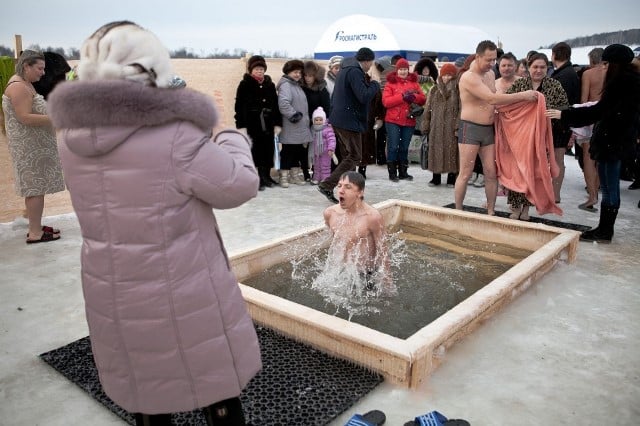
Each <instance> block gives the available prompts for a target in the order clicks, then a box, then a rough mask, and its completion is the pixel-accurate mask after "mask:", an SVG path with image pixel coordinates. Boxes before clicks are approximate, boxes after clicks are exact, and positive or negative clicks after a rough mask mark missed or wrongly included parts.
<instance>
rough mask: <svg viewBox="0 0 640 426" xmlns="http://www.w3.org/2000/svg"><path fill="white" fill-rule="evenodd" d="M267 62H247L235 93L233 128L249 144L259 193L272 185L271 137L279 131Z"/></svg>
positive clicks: (254, 59)
mask: <svg viewBox="0 0 640 426" xmlns="http://www.w3.org/2000/svg"><path fill="white" fill-rule="evenodd" d="M266 71H267V63H266V61H265V60H264V58H263V57H262V56H259V55H255V56H252V57H250V58H249V60H248V61H247V72H246V73H245V74H244V76H243V77H242V80H241V81H240V84H238V88H237V90H236V103H235V111H236V114H235V121H236V128H237V129H238V130H240V131H242V132H243V133H245V134H246V135H248V136H249V137H250V138H251V140H252V141H253V145H252V147H251V156H252V157H253V163H254V164H255V166H256V169H257V170H258V175H259V176H260V190H261V191H262V190H264V188H265V187H268V188H271V187H272V186H273V185H274V184H276V182H275V180H273V179H271V174H270V173H271V168H272V167H273V150H274V143H273V138H274V136H275V134H279V133H280V130H281V128H282V115H281V114H280V110H279V109H278V94H277V93H276V85H275V84H274V83H273V81H272V80H271V77H270V76H268V75H266V74H265V72H266Z"/></svg>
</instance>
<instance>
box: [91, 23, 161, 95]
mask: <svg viewBox="0 0 640 426" xmlns="http://www.w3.org/2000/svg"><path fill="white" fill-rule="evenodd" d="M173 77H174V74H173V71H172V69H171V60H170V58H169V51H168V50H167V48H166V47H164V45H163V44H162V43H161V42H160V40H159V39H158V38H157V37H156V36H155V35H154V34H153V33H152V32H150V31H147V30H145V29H144V28H142V27H140V26H139V25H137V24H135V23H133V22H130V21H117V22H111V23H109V24H106V25H103V26H102V27H100V28H99V29H98V30H97V31H96V32H95V33H93V34H92V35H91V37H89V38H88V39H87V40H86V41H85V42H84V43H83V44H82V48H81V49H80V62H79V63H78V78H79V79H80V80H132V81H137V82H140V83H143V84H145V85H147V86H157V87H170V86H171V82H172V79H173Z"/></svg>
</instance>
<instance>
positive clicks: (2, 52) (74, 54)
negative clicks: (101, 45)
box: [0, 44, 311, 60]
mask: <svg viewBox="0 0 640 426" xmlns="http://www.w3.org/2000/svg"><path fill="white" fill-rule="evenodd" d="M27 49H31V50H38V51H41V52H55V53H58V54H60V55H62V56H64V57H65V58H66V59H67V60H74V59H80V50H78V49H76V48H75V47H71V48H69V49H66V50H65V49H63V48H62V47H51V46H49V47H44V48H42V47H40V46H39V45H37V44H34V45H30V46H29V47H28V48H27ZM247 53H249V51H248V50H246V49H240V48H235V49H231V50H230V49H225V50H219V49H215V50H214V52H213V53H208V54H205V53H204V52H200V54H198V53H194V52H193V50H192V49H187V48H186V47H182V48H180V49H177V50H173V51H169V55H170V56H171V57H172V58H174V59H233V58H242V57H244V56H245V55H246V54H247ZM255 53H256V54H258V55H262V56H264V57H266V58H288V57H289V55H288V53H287V51H286V50H283V51H279V50H276V51H273V52H272V51H262V50H260V51H259V52H255ZM252 54H253V52H252ZM0 56H10V57H12V58H13V57H14V50H13V49H11V48H9V47H5V46H2V45H0ZM305 57H311V55H308V56H305Z"/></svg>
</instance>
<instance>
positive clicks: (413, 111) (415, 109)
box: [407, 104, 424, 118]
mask: <svg viewBox="0 0 640 426" xmlns="http://www.w3.org/2000/svg"><path fill="white" fill-rule="evenodd" d="M423 112H424V108H423V107H421V106H420V105H418V104H411V105H409V112H408V113H407V118H416V117H420V116H421V115H422V113H423Z"/></svg>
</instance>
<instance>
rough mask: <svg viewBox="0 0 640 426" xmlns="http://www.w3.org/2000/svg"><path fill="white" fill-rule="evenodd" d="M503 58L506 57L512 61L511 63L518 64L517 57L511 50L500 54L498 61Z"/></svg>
mask: <svg viewBox="0 0 640 426" xmlns="http://www.w3.org/2000/svg"><path fill="white" fill-rule="evenodd" d="M503 59H507V60H510V61H513V63H514V64H516V67H517V66H518V59H517V58H516V56H515V55H514V54H513V53H511V52H507V53H505V54H504V55H502V56H500V59H498V63H500V62H501V61H502V60H503Z"/></svg>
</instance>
